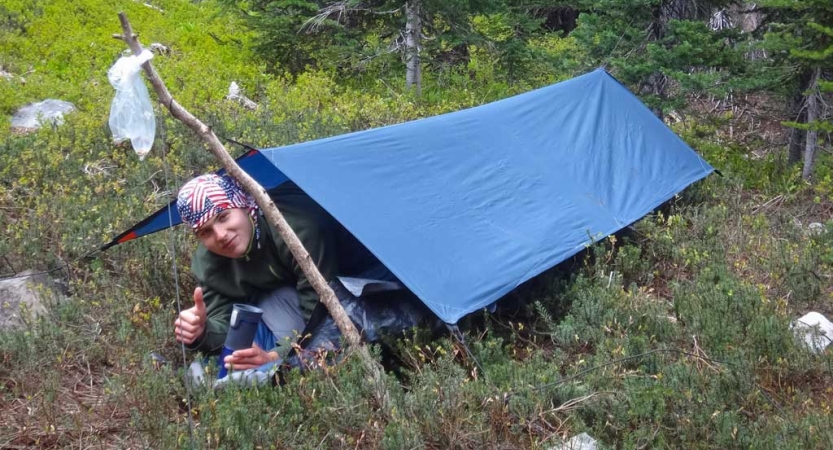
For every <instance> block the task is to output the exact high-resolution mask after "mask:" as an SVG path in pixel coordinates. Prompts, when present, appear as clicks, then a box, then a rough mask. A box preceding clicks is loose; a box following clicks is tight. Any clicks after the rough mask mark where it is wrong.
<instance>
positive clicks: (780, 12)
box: [759, 0, 833, 179]
mask: <svg viewBox="0 0 833 450" xmlns="http://www.w3.org/2000/svg"><path fill="white" fill-rule="evenodd" d="M759 7H760V10H761V11H762V12H763V13H764V14H765V18H766V25H765V27H764V29H763V32H764V35H763V46H764V48H765V49H766V50H767V52H768V54H769V55H770V60H769V64H770V65H771V66H770V67H771V69H772V70H774V71H777V73H779V74H780V75H781V77H782V80H783V85H784V86H786V89H787V91H786V93H785V94H786V96H787V99H788V102H789V105H788V110H789V111H790V114H791V115H792V117H791V121H790V122H788V123H787V124H788V125H789V126H792V127H793V128H795V130H796V131H795V132H794V133H793V135H792V138H791V140H790V148H789V153H788V163H790V164H793V163H798V162H799V161H801V160H803V163H804V167H803V170H802V177H803V178H804V179H810V178H811V176H812V173H813V166H814V164H815V153H816V150H817V148H818V145H819V132H820V131H821V132H829V131H831V123H830V118H829V115H828V114H826V113H825V112H824V111H823V109H822V102H821V92H823V91H824V90H826V89H827V90H829V87H830V76H831V70H833V2H830V1H829V0H804V1H800V2H798V1H790V0H764V1H761V2H760V4H759Z"/></svg>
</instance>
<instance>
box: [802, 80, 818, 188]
mask: <svg viewBox="0 0 833 450" xmlns="http://www.w3.org/2000/svg"><path fill="white" fill-rule="evenodd" d="M820 76H821V69H819V68H817V69H816V70H815V71H814V72H813V76H812V78H811V79H810V89H809V90H808V92H807V124H808V125H811V126H812V125H813V124H814V123H815V122H816V120H818V118H819V107H820V102H819V96H820V94H819V92H818V91H819V77H820ZM818 134H819V132H818V130H814V129H812V128H811V129H809V130H807V140H806V142H805V145H804V170H802V171H801V178H803V179H805V180H809V179H810V178H811V177H812V176H813V166H814V165H815V163H816V142H817V141H818Z"/></svg>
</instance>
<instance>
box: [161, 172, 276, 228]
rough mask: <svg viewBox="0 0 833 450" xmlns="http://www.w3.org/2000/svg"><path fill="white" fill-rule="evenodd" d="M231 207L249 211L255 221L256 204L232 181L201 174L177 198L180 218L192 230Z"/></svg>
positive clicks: (184, 187) (187, 184)
mask: <svg viewBox="0 0 833 450" xmlns="http://www.w3.org/2000/svg"><path fill="white" fill-rule="evenodd" d="M231 208H250V209H251V211H250V214H251V215H252V218H254V217H255V214H256V210H257V205H256V204H255V202H254V200H253V199H252V198H251V197H250V196H249V195H248V194H247V193H246V191H244V190H243V189H242V188H241V187H240V186H239V185H238V184H237V183H236V182H235V181H234V180H231V179H229V178H224V177H220V176H218V175H215V174H207V175H200V176H198V177H197V178H194V179H193V180H191V181H189V182H187V183H185V186H182V189H180V190H179V194H178V195H177V198H176V209H177V210H178V211H179V215H180V217H182V220H183V221H185V222H186V223H188V225H190V226H191V228H192V229H193V230H196V229H198V228H199V227H201V226H203V225H205V224H206V223H207V222H208V221H209V220H211V219H212V218H213V217H214V216H216V215H217V214H219V213H220V212H222V211H225V210H227V209H231ZM255 223H256V222H255ZM257 231H260V230H257Z"/></svg>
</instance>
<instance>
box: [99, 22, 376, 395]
mask: <svg viewBox="0 0 833 450" xmlns="http://www.w3.org/2000/svg"><path fill="white" fill-rule="evenodd" d="M119 20H120V21H121V26H122V30H123V34H122V35H114V37H117V38H118V39H121V40H123V41H125V43H127V45H128V47H130V50H131V51H132V52H133V53H134V54H135V55H138V54H140V53H141V52H142V50H143V49H142V45H141V44H140V43H139V40H138V35H136V34H135V33H134V32H133V28H132V26H131V25H130V22H129V21H128V20H127V16H126V15H125V14H124V13H123V12H122V13H119ZM142 69H144V72H145V75H147V78H148V80H149V81H150V84H151V85H152V86H153V90H154V91H155V92H156V96H157V97H158V100H159V102H160V103H161V104H162V105H164V106H165V107H166V108H168V110H169V111H170V113H171V115H172V116H173V117H174V118H176V119H177V120H179V121H180V122H182V123H184V124H185V125H187V126H188V127H189V128H191V129H192V130H194V131H195V132H196V133H197V134H198V135H199V137H200V138H201V139H202V140H203V141H204V142H205V143H206V144H207V145H208V149H209V150H210V151H211V153H212V154H213V155H214V156H215V157H216V158H217V159H218V160H219V161H220V162H221V163H222V165H223V167H225V169H226V171H227V172H228V174H229V175H231V176H232V177H233V178H234V179H235V180H237V181H238V182H239V183H240V185H241V186H242V187H243V189H245V190H246V191H247V192H248V193H249V194H251V195H252V197H253V198H254V199H255V202H256V203H257V205H258V206H259V207H260V209H261V211H263V213H264V215H265V216H266V219H267V220H268V221H269V223H270V224H271V225H272V226H273V227H275V229H276V230H277V232H278V234H279V235H280V237H281V239H283V240H284V242H286V245H287V246H288V247H289V250H290V251H291V252H292V256H293V257H294V258H295V260H296V261H298V265H299V266H300V267H301V270H302V271H303V273H304V275H306V277H307V279H308V280H309V281H310V284H311V285H312V287H313V288H314V289H315V292H316V293H318V296H319V299H320V301H321V302H322V303H323V304H324V306H326V307H327V310H328V311H329V312H330V315H331V316H332V317H333V320H334V321H335V323H336V325H337V326H338V329H339V330H340V331H341V334H342V335H343V336H344V338H345V340H346V341H347V344H348V345H349V347H351V348H352V349H355V350H358V353H359V356H360V357H361V359H362V361H363V362H364V365H365V369H366V370H367V371H368V375H370V377H371V378H372V382H374V386H375V387H376V390H375V394H376V397H377V400H378V401H379V402H380V406H383V408H384V409H385V410H387V409H388V408H387V406H388V399H389V396H388V395H387V388H386V387H385V385H384V371H383V370H382V368H381V367H380V366H379V364H378V362H377V361H375V360H374V359H373V357H372V356H371V355H370V352H369V350H368V349H367V347H366V346H364V345H362V344H361V338H360V337H359V333H358V331H357V330H356V327H355V326H354V325H353V322H352V321H351V320H350V318H349V317H348V316H347V313H346V312H345V311H344V308H343V307H342V306H341V303H340V302H339V301H338V298H337V297H336V295H335V293H334V292H333V290H332V289H331V288H330V286H329V285H328V284H327V281H326V280H325V279H324V277H323V276H322V275H321V272H320V271H319V270H318V268H317V267H316V266H315V264H314V263H313V261H312V258H311V257H310V255H309V253H308V252H307V250H306V249H305V248H304V246H303V244H301V241H300V240H299V239H298V236H296V235H295V232H293V231H292V228H291V227H290V226H289V224H288V223H287V222H286V219H284V217H283V215H282V214H281V213H280V211H278V208H277V207H276V206H275V203H274V202H272V199H270V198H269V196H268V195H267V194H266V190H265V189H264V188H263V187H262V186H260V184H258V183H257V182H256V181H255V180H254V179H253V178H252V177H251V176H249V174H247V173H246V172H244V171H243V170H242V169H241V168H240V166H238V165H237V163H236V162H235V161H234V159H233V158H232V157H231V155H229V153H228V152H227V151H226V149H225V147H224V146H223V144H222V143H221V142H220V140H219V139H218V138H217V136H216V135H215V134H214V132H213V131H212V130H211V128H210V127H209V126H207V125H205V124H204V123H202V122H201V121H200V120H199V119H197V118H196V117H195V116H194V115H192V114H191V113H190V112H188V111H187V110H186V109H185V108H183V107H182V106H181V105H180V104H179V103H177V102H176V100H174V99H173V97H172V96H171V94H170V92H169V91H168V88H167V87H166V86H165V83H164V82H163V81H162V78H160V77H159V74H158V73H157V72H156V69H154V67H153V64H151V62H150V61H147V62H145V63H144V64H142Z"/></svg>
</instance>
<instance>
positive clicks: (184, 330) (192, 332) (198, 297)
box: [174, 287, 206, 345]
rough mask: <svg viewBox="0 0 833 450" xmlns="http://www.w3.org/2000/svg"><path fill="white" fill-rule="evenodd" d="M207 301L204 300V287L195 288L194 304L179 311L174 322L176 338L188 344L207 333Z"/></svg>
mask: <svg viewBox="0 0 833 450" xmlns="http://www.w3.org/2000/svg"><path fill="white" fill-rule="evenodd" d="M205 321H206V313H205V303H204V302H203V300H202V288H199V287H198V288H196V289H194V306H193V307H191V308H188V309H186V310H183V311H182V312H180V313H179V318H178V319H176V322H174V328H175V330H174V333H175V334H176V340H177V341H179V342H182V343H184V344H186V345H190V344H193V343H194V341H196V340H197V339H199V338H200V337H201V336H202V335H203V333H205Z"/></svg>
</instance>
